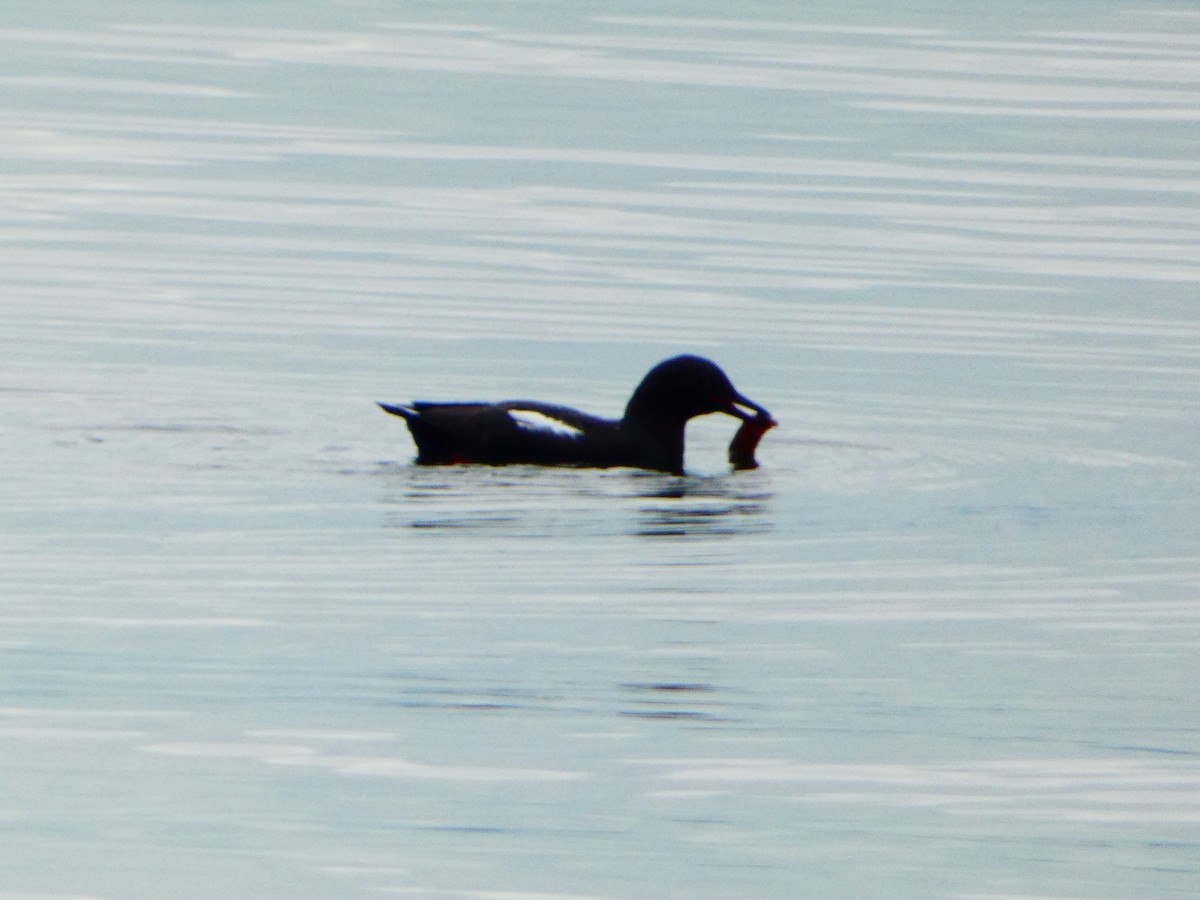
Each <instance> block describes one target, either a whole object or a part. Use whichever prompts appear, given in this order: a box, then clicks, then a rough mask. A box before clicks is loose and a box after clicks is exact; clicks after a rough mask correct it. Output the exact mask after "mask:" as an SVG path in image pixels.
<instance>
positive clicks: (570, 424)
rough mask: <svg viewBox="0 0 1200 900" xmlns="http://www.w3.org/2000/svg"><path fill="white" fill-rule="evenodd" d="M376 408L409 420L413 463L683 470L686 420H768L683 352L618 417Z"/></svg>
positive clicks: (480, 407)
mask: <svg viewBox="0 0 1200 900" xmlns="http://www.w3.org/2000/svg"><path fill="white" fill-rule="evenodd" d="M379 406H380V407H382V408H383V409H384V410H385V411H386V412H389V413H391V414H392V415H394V416H399V417H400V418H402V419H404V421H405V422H406V423H407V424H408V430H409V431H410V432H411V433H412V437H413V440H414V441H415V442H416V445H417V460H416V461H417V463H418V464H420V465H449V464H455V463H483V464H486V465H508V464H512V463H527V464H533V465H546V466H584V467H591V468H608V467H614V466H627V467H631V468H637V469H653V470H656V471H660V472H673V473H676V474H682V473H683V443H684V440H683V438H684V428H685V426H686V425H687V422H688V420H689V419H692V418H695V417H696V416H703V415H707V414H709V413H716V412H721V413H726V414H727V415H730V416H734V417H736V418H738V419H741V420H742V421H743V422H747V421H750V420H757V421H762V420H763V419H764V418H765V419H767V420H770V421H772V422H774V420H773V419H771V418H770V413H768V412H767V411H766V410H765V409H763V407H761V406H759V405H758V404H757V403H754V402H753V401H751V400H748V399H747V398H746V397H744V396H742V395H741V394H739V393H738V392H737V390H736V389H735V388H734V386H733V383H732V382H731V381H730V380H729V377H728V376H727V375H726V374H725V373H724V372H722V371H721V369H720V367H718V366H717V364H716V363H714V362H712V361H711V360H707V359H703V358H702V357H699V356H690V355H685V356H676V357H673V358H671V359H668V360H665V361H663V362H661V363H659V364H658V365H657V366H655V367H654V368H653V369H651V370H650V371H649V372H648V373H647V375H646V377H645V378H643V379H642V382H641V384H639V385H638V386H637V388H636V389H635V390H634V392H633V396H631V397H630V398H629V403H628V404H627V405H626V407H625V414H624V415H623V416H622V417H621V418H620V419H603V418H599V417H597V416H593V415H589V414H588V413H584V412H580V411H578V410H575V409H570V408H569V407H566V406H557V405H555V404H551V403H541V402H538V401H530V400H505V401H502V402H500V403H428V402H424V401H421V402H417V403H410V404H407V405H393V404H390V403H380V404H379Z"/></svg>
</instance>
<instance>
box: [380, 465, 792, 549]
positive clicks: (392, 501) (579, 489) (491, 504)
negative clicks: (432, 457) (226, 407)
mask: <svg viewBox="0 0 1200 900" xmlns="http://www.w3.org/2000/svg"><path fill="white" fill-rule="evenodd" d="M377 472H378V474H380V475H382V476H385V477H386V478H387V482H388V487H389V490H388V491H387V493H385V495H384V496H383V497H382V498H381V503H382V504H383V505H384V507H385V508H386V513H385V524H386V526H387V527H389V528H404V529H419V530H426V531H437V530H449V531H454V532H456V533H461V532H463V531H484V532H489V533H492V534H495V535H497V536H499V535H501V534H506V535H510V536H540V535H545V536H550V535H553V536H558V537H580V538H584V537H589V536H597V535H605V534H632V535H635V536H639V537H686V536H701V535H703V536H712V535H734V534H749V533H753V534H761V533H764V532H766V531H769V530H770V518H769V515H768V511H769V508H770V500H771V497H772V496H773V495H772V493H771V492H770V491H769V490H767V489H766V488H765V484H766V476H765V475H764V474H762V473H736V474H730V475H721V476H705V477H699V476H682V477H680V476H676V475H666V474H661V473H657V472H640V471H630V470H627V469H623V470H596V469H575V468H570V467H540V466H416V465H395V464H388V465H385V466H381V467H380V468H379V469H378V470H377Z"/></svg>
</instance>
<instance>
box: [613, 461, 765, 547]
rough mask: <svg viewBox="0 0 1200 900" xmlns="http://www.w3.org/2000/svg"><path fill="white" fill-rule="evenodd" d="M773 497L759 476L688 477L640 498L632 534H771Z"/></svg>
mask: <svg viewBox="0 0 1200 900" xmlns="http://www.w3.org/2000/svg"><path fill="white" fill-rule="evenodd" d="M771 496H772V494H771V493H770V491H766V490H764V489H763V480H762V478H760V477H756V478H750V477H748V476H747V475H745V474H740V473H739V474H734V475H726V476H719V477H709V478H697V477H688V476H685V477H683V478H676V479H674V481H673V483H671V484H668V485H664V486H662V487H661V488H659V489H657V490H652V491H649V492H647V493H643V494H641V497H642V498H643V499H645V500H649V501H651V502H649V503H645V504H643V505H641V506H640V507H639V509H638V514H639V516H638V520H639V523H638V528H637V530H636V532H635V533H636V534H639V535H643V536H646V537H685V536H693V535H732V534H739V533H755V534H760V533H763V532H765V531H769V530H770V519H769V517H768V516H767V510H768V506H769V501H770V499H771Z"/></svg>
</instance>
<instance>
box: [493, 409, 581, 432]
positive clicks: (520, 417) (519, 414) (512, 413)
mask: <svg viewBox="0 0 1200 900" xmlns="http://www.w3.org/2000/svg"><path fill="white" fill-rule="evenodd" d="M508 415H509V418H511V419H512V420H513V421H514V422H516V423H517V427H518V428H520V429H523V430H525V431H536V432H541V433H542V434H553V435H557V436H558V437H565V438H581V437H583V432H582V431H580V430H579V429H578V428H576V427H575V426H574V425H569V424H567V423H566V422H564V421H563V420H562V419H556V418H554V417H553V416H548V415H546V414H545V413H540V412H535V411H534V410H532V409H510V410H509V411H508Z"/></svg>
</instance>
